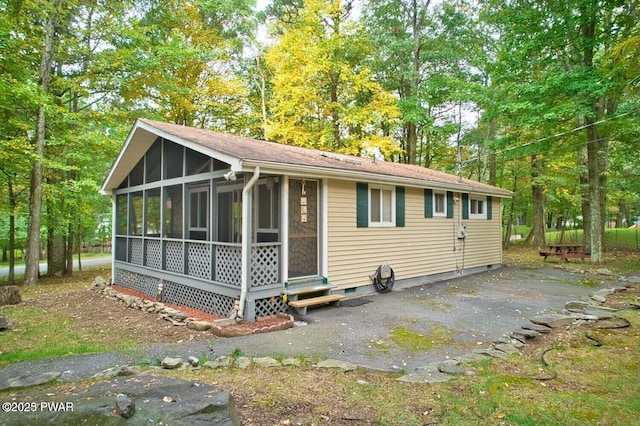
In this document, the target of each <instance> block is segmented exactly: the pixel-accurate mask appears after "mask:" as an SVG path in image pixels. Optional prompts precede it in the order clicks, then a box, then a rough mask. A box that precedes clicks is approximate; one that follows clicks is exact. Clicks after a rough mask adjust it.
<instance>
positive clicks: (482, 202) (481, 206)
mask: <svg viewBox="0 0 640 426" xmlns="http://www.w3.org/2000/svg"><path fill="white" fill-rule="evenodd" d="M469 217H470V218H471V219H486V217H487V209H486V199H485V198H480V197H473V196H471V197H469Z"/></svg>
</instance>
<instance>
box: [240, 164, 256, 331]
mask: <svg viewBox="0 0 640 426" xmlns="http://www.w3.org/2000/svg"><path fill="white" fill-rule="evenodd" d="M259 177H260V167H256V168H255V169H254V170H253V176H252V177H251V179H249V182H247V184H246V185H245V186H244V188H243V189H242V265H241V281H240V306H239V307H238V318H244V308H245V306H244V305H245V304H246V302H247V291H248V289H249V279H250V278H251V210H252V206H251V189H252V188H253V185H255V183H256V182H257V181H258V178H259ZM252 319H253V318H252Z"/></svg>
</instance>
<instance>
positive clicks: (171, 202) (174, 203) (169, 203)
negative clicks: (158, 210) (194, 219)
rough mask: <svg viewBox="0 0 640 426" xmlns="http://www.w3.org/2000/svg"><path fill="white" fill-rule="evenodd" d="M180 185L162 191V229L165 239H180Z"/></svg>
mask: <svg viewBox="0 0 640 426" xmlns="http://www.w3.org/2000/svg"><path fill="white" fill-rule="evenodd" d="M182 211H183V206H182V185H174V186H169V187H166V188H165V189H164V224H163V226H164V228H163V234H164V236H165V237H166V238H177V239H181V238H182V233H183V231H182V230H183V228H184V220H183V218H182Z"/></svg>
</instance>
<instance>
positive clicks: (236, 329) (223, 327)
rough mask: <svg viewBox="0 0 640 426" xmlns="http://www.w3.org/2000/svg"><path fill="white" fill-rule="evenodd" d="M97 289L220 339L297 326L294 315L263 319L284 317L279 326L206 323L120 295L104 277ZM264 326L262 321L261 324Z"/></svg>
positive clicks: (225, 321) (158, 304) (97, 282)
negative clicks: (208, 332) (207, 332)
mask: <svg viewBox="0 0 640 426" xmlns="http://www.w3.org/2000/svg"><path fill="white" fill-rule="evenodd" d="M93 289H94V290H97V291H98V292H99V293H100V294H103V295H105V296H107V297H108V298H111V299H115V300H118V301H120V302H122V303H123V304H124V305H125V306H127V307H128V308H134V309H138V310H141V311H143V312H148V313H154V314H158V315H159V316H160V317H161V318H163V319H165V320H167V321H169V322H171V323H172V324H173V325H175V326H186V327H187V328H189V329H191V330H195V331H210V332H211V333H212V334H213V335H215V336H218V337H238V336H247V335H250V334H257V333H268V332H270V331H276V330H285V329H288V328H292V327H293V325H294V320H293V316H291V315H288V314H282V313H280V314H276V315H272V316H270V317H263V318H262V319H263V320H266V319H271V318H280V319H281V321H279V322H278V323H277V324H270V325H265V326H263V327H260V326H251V327H247V326H243V325H241V324H246V323H242V322H241V321H237V320H234V319H227V318H224V319H218V320H214V321H203V320H200V319H198V318H192V317H189V316H188V315H187V314H186V313H184V312H182V311H180V310H178V309H174V308H171V307H169V306H167V305H165V304H164V303H162V302H157V301H154V300H148V299H144V298H141V297H137V296H131V295H129V294H124V293H120V292H119V291H117V290H116V289H114V288H113V287H112V286H111V285H110V284H109V283H108V282H107V281H106V280H105V279H104V278H103V277H100V276H98V277H96V278H95V279H94V280H93ZM257 323H258V324H259V323H260V319H259V320H258V321H257Z"/></svg>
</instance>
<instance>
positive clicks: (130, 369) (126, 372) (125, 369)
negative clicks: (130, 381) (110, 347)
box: [115, 365, 142, 376]
mask: <svg viewBox="0 0 640 426" xmlns="http://www.w3.org/2000/svg"><path fill="white" fill-rule="evenodd" d="M140 372H142V367H140V366H139V365H124V366H122V367H120V369H119V370H117V371H116V373H115V375H116V376H135V375H136V374H140Z"/></svg>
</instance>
